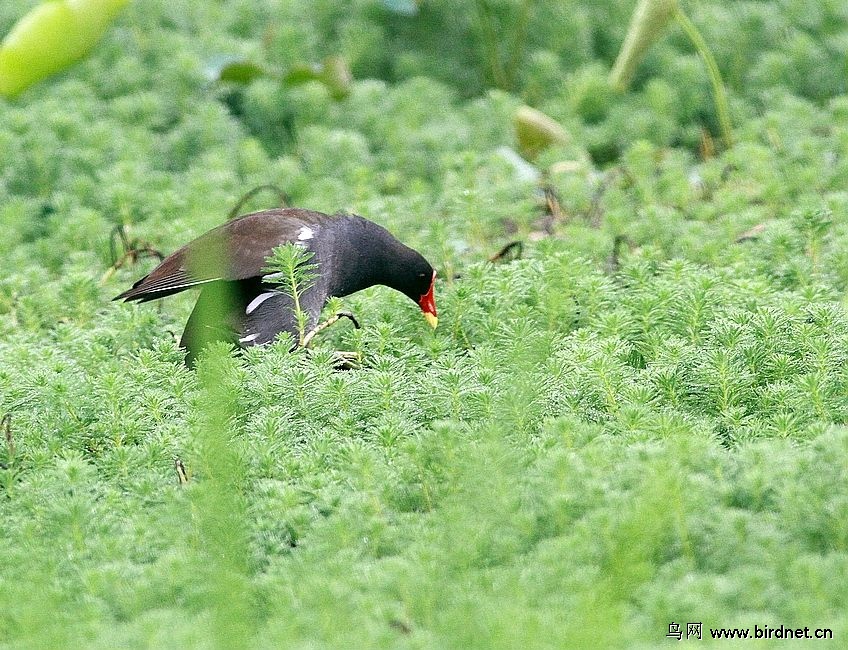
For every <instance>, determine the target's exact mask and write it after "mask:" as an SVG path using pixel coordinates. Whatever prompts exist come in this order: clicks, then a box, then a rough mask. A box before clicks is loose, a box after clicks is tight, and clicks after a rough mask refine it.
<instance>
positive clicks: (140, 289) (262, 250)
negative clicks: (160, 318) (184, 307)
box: [114, 209, 324, 302]
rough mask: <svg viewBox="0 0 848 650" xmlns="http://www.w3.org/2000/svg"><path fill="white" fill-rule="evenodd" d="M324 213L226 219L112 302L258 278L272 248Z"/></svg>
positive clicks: (312, 227) (298, 236)
mask: <svg viewBox="0 0 848 650" xmlns="http://www.w3.org/2000/svg"><path fill="white" fill-rule="evenodd" d="M323 216H324V215H319V214H318V213H315V212H310V211H307V210H294V209H288V210H273V211H270V210H269V211H266V212H261V213H255V214H250V215H246V216H244V217H241V218H239V219H235V220H233V221H229V222H227V223H225V224H223V225H221V226H219V227H218V228H215V229H214V230H211V231H209V232H208V233H206V234H205V235H202V236H201V237H198V238H197V239H195V240H194V241H193V242H191V243H189V244H187V245H185V246H183V247H182V248H181V249H179V250H178V251H176V252H174V253H173V254H172V255H170V256H168V257H167V258H165V260H163V261H162V263H161V264H160V265H159V266H157V267H156V268H155V269H154V270H153V271H151V272H150V273H149V274H148V275H146V276H145V277H143V278H141V279H140V280H139V281H138V282H136V283H135V284H134V285H133V286H132V287H131V288H130V289H128V290H127V291H124V292H123V293H122V294H120V295H118V296H116V297H115V298H114V300H138V301H141V302H144V301H147V300H155V299H157V298H163V297H164V296H168V295H171V294H173V293H178V292H180V291H183V290H184V289H188V288H189V287H194V286H197V285H202V284H206V283H208V282H215V281H216V280H245V279H248V278H254V277H258V276H260V275H262V269H263V267H264V266H265V260H266V259H267V258H268V256H269V255H270V254H271V252H272V251H273V249H274V248H275V247H277V246H280V245H282V244H284V243H286V242H290V241H298V240H303V239H304V237H303V234H304V233H305V232H308V233H309V236H310V238H311V237H312V234H313V233H314V232H315V231H316V230H317V229H318V228H319V226H318V221H319V220H320V218H321V217H323Z"/></svg>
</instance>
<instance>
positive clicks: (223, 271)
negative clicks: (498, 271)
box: [114, 208, 438, 364]
mask: <svg viewBox="0 0 848 650" xmlns="http://www.w3.org/2000/svg"><path fill="white" fill-rule="evenodd" d="M286 242H293V243H296V244H299V245H301V246H304V247H305V248H307V249H308V250H310V251H311V252H312V253H313V257H312V259H311V260H310V262H311V263H315V264H317V265H318V268H317V278H316V279H315V282H314V284H313V285H312V287H311V288H309V289H308V290H307V291H305V292H304V294H303V295H302V296H301V297H300V306H301V309H302V310H303V311H304V312H305V313H306V314H307V316H308V322H307V329H308V328H311V327H314V326H315V324H316V323H317V322H318V317H319V316H320V314H321V309H322V307H323V306H324V303H325V302H326V301H327V299H328V298H330V297H332V296H346V295H348V294H351V293H354V292H355V291H359V290H360V289H365V288H367V287H370V286H373V285H375V284H384V285H386V286H389V287H391V288H392V289H396V290H397V291H400V292H401V293H403V294H405V295H407V296H409V297H410V298H411V299H412V300H414V301H415V302H416V303H418V305H419V307H420V308H421V311H422V312H423V313H424V318H426V319H427V322H428V323H429V324H430V325H431V326H432V327H436V324H437V323H438V319H437V318H436V303H435V300H434V297H433V286H434V283H435V280H436V272H435V271H434V270H433V267H432V266H430V264H429V263H428V262H427V260H425V259H424V257H422V256H421V254H420V253H418V252H417V251H414V250H413V249H411V248H409V247H408V246H405V245H404V244H402V243H401V242H399V241H398V240H397V239H395V238H394V237H393V236H392V235H391V234H390V233H389V232H388V231H387V230H386V229H385V228H383V227H382V226H378V225H377V224H376V223H373V222H371V221H368V220H367V219H364V218H363V217H360V216H357V215H347V214H343V215H334V216H330V215H326V214H322V213H320V212H313V211H311V210H302V209H298V208H284V209H278V210H265V211H263V212H254V213H253V214H248V215H245V216H242V217H239V218H237V219H234V220H232V221H229V222H227V223H225V224H223V225H221V226H218V227H217V228H215V229H213V230H210V231H209V232H207V233H206V234H204V235H201V236H200V237H198V238H197V239H195V240H194V241H192V242H190V243H188V244H186V245H185V246H183V247H182V248H180V249H179V250H178V251H176V252H175V253H173V254H172V255H170V256H169V257H167V258H165V260H163V261H162V263H161V264H159V266H157V267H156V268H155V269H153V271H151V272H150V273H149V274H148V275H146V276H144V277H143V278H141V279H140V280H139V281H138V282H136V283H135V284H134V285H133V286H132V288H131V289H128V290H127V291H124V292H123V293H122V294H121V295H119V296H116V297H115V298H114V299H115V300H121V299H123V300H127V301H130V300H137V301H139V302H146V301H148V300H156V299H157V298H163V297H165V296H169V295H171V294H173V293H178V292H180V291H184V290H185V289H189V288H191V287H196V286H200V287H201V292H200V298H199V299H198V301H197V304H196V305H195V307H194V310H193V311H192V313H191V316H190V317H189V319H188V322H187V323H186V327H185V331H184V332H183V336H182V340H181V341H180V346H182V347H183V348H185V349H186V351H187V355H186V362H187V363H189V364H192V363H193V362H194V360H195V359H196V357H197V354H198V353H199V352H200V350H201V349H202V348H203V347H204V346H205V345H206V344H208V343H209V342H210V341H212V340H223V341H228V342H231V343H233V344H236V345H239V346H242V347H245V346H251V345H263V344H265V343H269V342H270V341H272V340H273V339H274V337H275V336H276V335H277V334H279V333H280V332H288V333H290V334H293V335H295V336H296V335H297V332H298V327H297V320H296V317H295V314H294V305H293V301H292V299H291V297H289V296H288V295H286V294H284V293H282V292H281V291H280V288H279V286H276V285H274V284H273V283H271V282H269V281H268V280H267V274H266V273H265V272H263V269H264V268H265V266H266V260H267V258H268V257H269V256H270V255H271V253H272V251H273V249H274V248H276V247H277V246H281V245H283V244H285V243H286Z"/></svg>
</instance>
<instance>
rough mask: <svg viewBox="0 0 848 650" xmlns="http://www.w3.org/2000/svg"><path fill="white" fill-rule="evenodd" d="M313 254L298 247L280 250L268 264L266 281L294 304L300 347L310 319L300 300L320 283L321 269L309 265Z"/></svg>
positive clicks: (265, 271) (274, 253) (295, 245)
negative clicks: (276, 287) (277, 287)
mask: <svg viewBox="0 0 848 650" xmlns="http://www.w3.org/2000/svg"><path fill="white" fill-rule="evenodd" d="M313 255H314V253H313V252H312V251H310V250H308V249H306V248H304V247H303V246H298V245H297V244H284V245H283V246H277V247H276V248H275V249H274V250H273V251H272V252H271V256H270V257H269V258H268V260H267V262H266V266H265V268H263V269H262V272H263V273H266V274H267V275H266V276H265V280H266V281H267V282H270V283H272V284H277V285H279V286H280V289H281V290H282V292H283V293H284V294H285V295H287V296H290V297H291V299H292V302H293V303H294V315H295V319H296V320H297V329H298V339H297V340H298V343H299V344H300V345H303V337H304V335H305V334H306V325H307V322H308V320H309V315H308V314H307V313H306V312H305V311H304V310H303V307H302V306H301V303H300V299H301V297H302V296H303V294H304V293H305V292H306V291H309V289H311V288H312V287H314V286H315V282H316V280H317V279H318V273H319V269H318V265H317V264H314V263H312V262H310V261H309V260H311V259H312V257H313Z"/></svg>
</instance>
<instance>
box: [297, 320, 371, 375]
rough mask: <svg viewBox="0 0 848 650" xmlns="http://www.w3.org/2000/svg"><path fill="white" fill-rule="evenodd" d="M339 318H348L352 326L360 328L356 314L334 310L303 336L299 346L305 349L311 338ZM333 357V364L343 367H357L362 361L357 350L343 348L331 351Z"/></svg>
mask: <svg viewBox="0 0 848 650" xmlns="http://www.w3.org/2000/svg"><path fill="white" fill-rule="evenodd" d="M341 318H348V319H350V322H351V323H353V326H354V327H355V328H356V329H359V328H360V325H359V321H358V320H356V316H354V315H353V314H352V313H350V312H349V311H340V312H336V313H335V314H333V315H332V316H330V317H329V318H328V319H327V320H325V321H324V322H323V323H319V324H318V325H316V326H315V327H313V328H312V329H311V330H309V332H308V333H307V334H306V336H304V337H303V343H302V344H301V346H300V347H302V348H303V349H305V350H306V349H308V348H309V345H310V344H311V343H312V339H314V338H315V336H316V335H317V334H320V333H321V332H323V331H324V330H325V329H327V328H328V327H330V326H331V325H333V324H334V323H337V322H338V321H339V319H341ZM333 359H334V360H335V361H336V364H335V365H337V366H339V367H340V368H344V369H351V368H356V367H359V363H360V362H361V361H362V359H361V358H360V356H359V353H358V352H345V351H343V350H336V351H335V352H333Z"/></svg>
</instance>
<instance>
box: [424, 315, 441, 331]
mask: <svg viewBox="0 0 848 650" xmlns="http://www.w3.org/2000/svg"><path fill="white" fill-rule="evenodd" d="M424 318H425V319H426V321H427V324H428V325H429V326H430V327H432V328H433V329H436V325H438V324H439V319H438V318H436V317H435V316H433V314H430V313H428V312H426V311H425V312H424Z"/></svg>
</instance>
